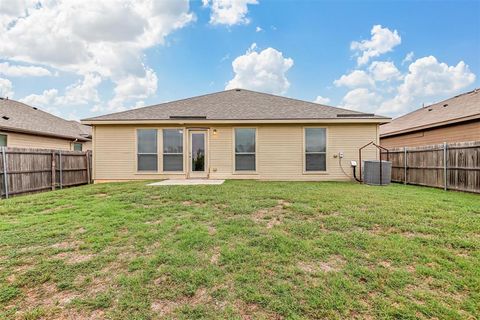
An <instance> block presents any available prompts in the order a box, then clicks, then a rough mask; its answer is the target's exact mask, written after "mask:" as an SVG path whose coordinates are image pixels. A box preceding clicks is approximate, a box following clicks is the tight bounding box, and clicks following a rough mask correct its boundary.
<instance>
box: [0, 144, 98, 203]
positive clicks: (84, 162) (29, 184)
mask: <svg viewBox="0 0 480 320" xmlns="http://www.w3.org/2000/svg"><path fill="white" fill-rule="evenodd" d="M0 170H1V171H0V177H1V182H0V195H1V197H2V198H8V197H10V196H14V195H19V194H25V193H33V192H40V191H47V190H55V189H62V188H64V187H71V186H77V185H81V184H87V183H91V182H92V175H91V172H92V153H91V152H90V151H86V152H82V151H65V150H49V149H24V148H7V147H1V157H0Z"/></svg>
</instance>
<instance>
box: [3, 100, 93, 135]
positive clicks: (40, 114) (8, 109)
mask: <svg viewBox="0 0 480 320" xmlns="http://www.w3.org/2000/svg"><path fill="white" fill-rule="evenodd" d="M0 130H4V131H14V132H24V133H31V134H37V135H45V136H54V137H60V138H66V139H78V140H80V141H88V140H90V137H91V127H90V126H86V125H83V124H81V123H79V122H77V121H68V120H65V119H62V118H59V117H57V116H54V115H53V114H50V113H48V112H45V111H42V110H40V109H38V108H35V107H31V106H28V105H26V104H24V103H22V102H18V101H15V100H11V99H5V98H0Z"/></svg>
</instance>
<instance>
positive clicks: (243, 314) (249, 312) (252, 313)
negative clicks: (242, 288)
mask: <svg viewBox="0 0 480 320" xmlns="http://www.w3.org/2000/svg"><path fill="white" fill-rule="evenodd" d="M235 309H236V310H237V312H238V313H239V314H240V318H241V319H242V320H254V319H272V320H282V319H284V318H283V317H282V316H281V315H279V314H276V313H273V312H267V311H265V310H264V309H263V308H262V307H261V306H259V305H257V304H254V303H246V302H244V301H242V300H237V301H235Z"/></svg>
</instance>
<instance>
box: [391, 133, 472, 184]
mask: <svg viewBox="0 0 480 320" xmlns="http://www.w3.org/2000/svg"><path fill="white" fill-rule="evenodd" d="M388 158H389V159H388V160H389V161H391V162H392V181H394V182H400V183H405V184H412V185H420V186H429V187H436V188H443V189H445V190H456V191H466V192H474V193H480V141H469V142H457V143H443V144H436V145H428V146H420V147H400V148H392V149H389V156H388ZM382 159H383V160H387V153H386V152H385V153H382Z"/></svg>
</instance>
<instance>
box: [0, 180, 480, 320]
mask: <svg viewBox="0 0 480 320" xmlns="http://www.w3.org/2000/svg"><path fill="white" fill-rule="evenodd" d="M1 318H12V319H16V318H18V319H65V318H70V319H87V318H94V319H99V318H110V319H152V318H153V319H156V318H167V319H168V318H174V319H200V318H216V319H225V318H227V319H287V318H288V319H318V318H345V319H351V318H359V319H360V318H362V319H363V318H410V319H413V318H424V319H427V318H439V319H475V318H477V319H478V318H480V196H478V195H473V194H464V193H456V192H444V191H442V190H436V189H429V188H421V187H413V186H403V185H391V186H389V187H370V186H364V185H359V184H354V183H301V182H298V183H297V182H254V181H227V182H226V183H225V184H224V185H221V186H173V187H165V186H162V187H148V186H146V185H145V182H135V183H119V184H101V185H90V186H83V187H78V188H71V189H66V190H60V191H55V192H48V193H43V194H36V195H30V196H23V197H17V198H13V199H9V200H1V202H0V319H1Z"/></svg>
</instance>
